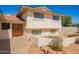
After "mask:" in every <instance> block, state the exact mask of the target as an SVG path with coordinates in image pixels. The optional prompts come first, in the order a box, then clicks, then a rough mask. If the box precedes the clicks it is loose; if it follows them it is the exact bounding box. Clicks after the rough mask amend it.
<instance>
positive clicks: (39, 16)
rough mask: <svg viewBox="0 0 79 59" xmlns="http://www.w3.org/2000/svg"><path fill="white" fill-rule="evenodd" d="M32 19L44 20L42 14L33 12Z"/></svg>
mask: <svg viewBox="0 0 79 59" xmlns="http://www.w3.org/2000/svg"><path fill="white" fill-rule="evenodd" d="M34 17H35V18H40V19H43V18H44V14H42V13H37V12H34Z"/></svg>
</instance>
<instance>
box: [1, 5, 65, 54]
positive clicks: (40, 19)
mask: <svg viewBox="0 0 79 59" xmlns="http://www.w3.org/2000/svg"><path fill="white" fill-rule="evenodd" d="M63 16H64V15H61V14H57V13H54V12H53V11H51V10H50V9H48V8H47V7H36V8H32V7H27V6H22V7H21V9H20V11H19V12H18V14H17V15H15V16H12V15H3V14H2V13H0V41H1V40H7V39H8V40H9V42H10V43H9V46H10V47H9V48H10V50H11V53H12V52H13V53H16V52H17V51H18V52H19V53H20V52H23V53H25V50H26V49H24V48H25V47H26V48H27V45H28V44H27V40H28V41H31V42H33V43H34V44H36V45H37V46H42V45H50V43H51V44H52V43H53V42H51V41H52V38H50V36H52V37H53V36H58V35H59V31H60V30H61V28H62V25H61V19H62V17H63ZM54 41H55V40H54ZM7 43H8V42H7ZM7 43H5V41H4V43H3V45H4V44H5V45H7Z"/></svg>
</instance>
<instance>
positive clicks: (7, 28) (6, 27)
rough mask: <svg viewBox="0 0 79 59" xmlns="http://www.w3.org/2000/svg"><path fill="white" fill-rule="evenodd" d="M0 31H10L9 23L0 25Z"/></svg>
mask: <svg viewBox="0 0 79 59" xmlns="http://www.w3.org/2000/svg"><path fill="white" fill-rule="evenodd" d="M1 29H2V30H9V29H10V23H1Z"/></svg>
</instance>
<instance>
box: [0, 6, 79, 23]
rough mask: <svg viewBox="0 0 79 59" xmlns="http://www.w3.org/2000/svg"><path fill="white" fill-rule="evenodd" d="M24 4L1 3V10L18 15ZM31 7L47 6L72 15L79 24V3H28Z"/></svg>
mask: <svg viewBox="0 0 79 59" xmlns="http://www.w3.org/2000/svg"><path fill="white" fill-rule="evenodd" d="M21 6H22V5H0V10H1V11H2V12H3V14H12V15H16V14H17V13H18V12H19V10H20V8H21ZM27 6H29V7H33V8H35V7H40V6H45V7H47V8H49V9H50V10H52V11H53V12H55V13H59V14H63V15H65V16H71V17H72V22H73V23H75V24H76V23H77V24H79V5H27Z"/></svg>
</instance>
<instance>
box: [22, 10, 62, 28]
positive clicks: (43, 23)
mask: <svg viewBox="0 0 79 59" xmlns="http://www.w3.org/2000/svg"><path fill="white" fill-rule="evenodd" d="M44 17H45V18H44V19H39V18H34V17H33V12H32V11H30V10H27V12H26V13H25V14H24V15H22V18H23V19H25V20H26V23H27V24H26V28H61V17H60V20H58V21H56V20H53V19H52V15H50V14H46V13H45V14H44Z"/></svg>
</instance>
